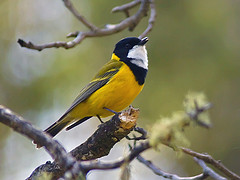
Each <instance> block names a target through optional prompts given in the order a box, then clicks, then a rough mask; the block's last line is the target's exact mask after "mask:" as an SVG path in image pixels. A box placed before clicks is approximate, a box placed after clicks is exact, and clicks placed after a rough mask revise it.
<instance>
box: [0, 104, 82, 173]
mask: <svg viewBox="0 0 240 180" xmlns="http://www.w3.org/2000/svg"><path fill="white" fill-rule="evenodd" d="M0 122H1V123H3V124H5V125H7V126H9V127H11V128H12V129H13V130H14V131H16V132H18V133H20V134H22V135H24V136H26V137H28V138H29V139H31V140H33V141H35V142H36V143H37V144H39V145H41V146H44V148H45V149H46V150H47V152H48V153H49V154H50V155H51V157H52V158H53V159H55V160H56V162H57V163H58V165H59V166H60V167H61V168H62V169H63V170H64V171H63V173H61V175H63V174H64V172H65V171H68V170H69V169H71V168H72V171H70V172H71V173H72V174H74V172H79V171H80V170H79V169H78V168H79V167H75V168H77V170H76V169H75V168H73V167H74V164H75V163H76V161H75V160H74V159H73V158H72V157H71V156H70V155H68V154H67V152H66V150H65V149H64V148H63V146H62V145H61V144H59V143H58V142H57V141H56V140H53V139H52V138H51V137H50V136H48V135H47V134H45V133H44V132H42V131H40V130H38V129H36V128H34V127H33V126H32V125H31V124H30V123H29V122H27V121H24V119H23V118H22V117H20V116H19V115H17V114H15V113H13V112H12V111H11V110H9V109H7V108H5V107H4V106H0Z"/></svg>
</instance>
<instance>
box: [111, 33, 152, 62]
mask: <svg viewBox="0 0 240 180" xmlns="http://www.w3.org/2000/svg"><path fill="white" fill-rule="evenodd" d="M147 41H148V38H147V37H146V38H143V39H139V38H137V37H127V38H124V39H122V40H120V41H119V42H118V43H117V44H116V45H115V49H114V51H113V53H115V55H116V56H118V57H119V58H120V59H123V58H126V57H127V55H128V52H129V50H131V49H132V48H133V47H134V46H135V45H139V46H144V45H145V44H146V43H147Z"/></svg>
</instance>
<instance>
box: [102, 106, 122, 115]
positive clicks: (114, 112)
mask: <svg viewBox="0 0 240 180" xmlns="http://www.w3.org/2000/svg"><path fill="white" fill-rule="evenodd" d="M103 109H106V110H108V111H110V112H112V113H113V114H118V112H116V111H114V110H112V109H108V108H106V107H104V108H103Z"/></svg>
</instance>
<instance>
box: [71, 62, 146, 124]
mask: <svg viewBox="0 0 240 180" xmlns="http://www.w3.org/2000/svg"><path fill="white" fill-rule="evenodd" d="M142 88H143V85H141V86H140V85H139V84H138V82H137V81H136V79H135V76H134V75H133V73H132V71H131V70H130V68H129V67H128V66H127V65H126V64H123V66H122V67H121V69H120V70H119V72H118V73H117V74H116V75H115V76H114V77H113V78H112V79H111V80H110V81H109V82H108V83H107V84H106V85H104V86H103V87H102V88H100V89H99V90H97V91H96V92H94V93H93V94H92V95H91V96H90V97H89V98H88V99H87V100H85V101H84V102H82V103H80V104H79V105H78V106H76V107H75V108H74V109H73V110H72V112H70V116H72V117H73V118H76V119H81V118H83V117H86V116H96V115H99V116H100V117H107V116H110V115H112V113H111V112H109V111H108V110H106V109H104V107H106V108H109V109H111V110H114V111H117V112H119V111H121V110H123V109H124V108H126V107H127V106H129V105H130V104H131V103H132V101H133V100H134V99H135V98H136V96H137V95H138V94H139V93H140V91H141V90H142Z"/></svg>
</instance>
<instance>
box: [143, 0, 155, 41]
mask: <svg viewBox="0 0 240 180" xmlns="http://www.w3.org/2000/svg"><path fill="white" fill-rule="evenodd" d="M150 10H151V14H150V17H149V20H148V27H147V28H146V30H145V31H144V32H143V33H142V34H141V35H140V36H139V38H140V39H142V38H144V37H146V36H147V34H148V33H149V32H150V31H151V30H152V28H153V25H154V23H155V21H156V17H157V12H156V8H155V3H154V0H150Z"/></svg>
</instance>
